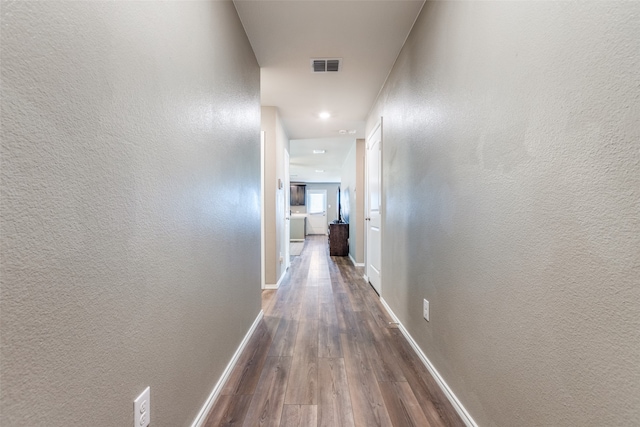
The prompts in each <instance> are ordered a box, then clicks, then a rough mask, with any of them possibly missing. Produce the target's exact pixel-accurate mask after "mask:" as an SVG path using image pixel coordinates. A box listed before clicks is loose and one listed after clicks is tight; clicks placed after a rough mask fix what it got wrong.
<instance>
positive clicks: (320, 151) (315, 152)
mask: <svg viewBox="0 0 640 427" xmlns="http://www.w3.org/2000/svg"><path fill="white" fill-rule="evenodd" d="M324 153H326V151H325V150H313V154H324Z"/></svg>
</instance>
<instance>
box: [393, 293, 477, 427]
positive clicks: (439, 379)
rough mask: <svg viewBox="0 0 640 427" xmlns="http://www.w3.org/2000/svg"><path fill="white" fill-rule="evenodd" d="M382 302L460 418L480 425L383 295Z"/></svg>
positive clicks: (470, 425) (468, 422) (471, 425)
mask: <svg viewBox="0 0 640 427" xmlns="http://www.w3.org/2000/svg"><path fill="white" fill-rule="evenodd" d="M380 302H381V303H382V305H383V306H384V308H385V309H386V310H387V312H388V313H389V316H391V318H392V319H393V321H394V322H396V323H397V324H398V327H399V328H400V332H402V335H404V337H405V338H406V339H407V341H409V344H411V347H412V348H413V351H415V352H416V354H417V355H418V357H419V358H420V360H421V361H422V363H423V364H424V365H425V366H426V367H427V370H428V371H429V373H430V374H431V376H433V378H434V379H435V380H436V383H438V385H439V386H440V388H441V389H442V392H443V393H444V394H445V396H447V399H449V402H451V405H452V406H453V408H454V409H455V410H456V412H457V413H458V415H460V418H462V421H463V422H464V423H465V425H466V426H467V427H478V425H477V424H476V422H475V421H474V420H473V418H471V415H470V414H469V413H468V412H467V410H466V409H465V408H464V406H462V403H461V402H460V401H459V400H458V398H457V397H456V395H455V394H453V391H452V390H451V389H450V388H449V386H448V385H447V383H446V382H445V381H444V378H442V376H440V374H439V373H438V371H437V370H436V368H435V366H433V364H432V363H431V361H430V360H429V359H428V358H427V356H426V355H425V354H424V352H423V351H422V349H421V348H420V347H419V346H418V343H416V341H415V340H414V339H413V337H412V336H411V334H409V331H407V329H406V328H405V327H404V325H403V324H402V322H400V319H398V317H397V316H396V314H395V313H394V312H393V310H391V307H389V304H387V302H386V301H385V300H384V298H382V297H380Z"/></svg>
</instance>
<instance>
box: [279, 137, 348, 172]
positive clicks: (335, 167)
mask: <svg viewBox="0 0 640 427" xmlns="http://www.w3.org/2000/svg"><path fill="white" fill-rule="evenodd" d="M355 143H356V140H355V138H318V139H294V140H292V141H291V147H290V149H289V155H290V156H291V158H290V162H289V163H290V170H289V174H290V175H291V181H292V182H296V181H299V182H340V172H341V171H342V165H343V164H344V161H345V158H346V157H347V154H349V151H350V150H351V149H352V148H353V147H354V145H355ZM316 149H318V150H319V149H324V150H325V151H326V153H323V154H314V153H313V150H316ZM319 171H322V172H319Z"/></svg>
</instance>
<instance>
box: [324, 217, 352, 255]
mask: <svg viewBox="0 0 640 427" xmlns="http://www.w3.org/2000/svg"><path fill="white" fill-rule="evenodd" d="M329 255H331V256H347V255H349V224H329Z"/></svg>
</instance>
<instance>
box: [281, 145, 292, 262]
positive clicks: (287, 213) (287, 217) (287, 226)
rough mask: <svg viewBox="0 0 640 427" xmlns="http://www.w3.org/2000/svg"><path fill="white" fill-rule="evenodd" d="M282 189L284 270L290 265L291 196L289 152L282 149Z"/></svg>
mask: <svg viewBox="0 0 640 427" xmlns="http://www.w3.org/2000/svg"><path fill="white" fill-rule="evenodd" d="M282 190H283V191H284V227H283V228H284V237H283V240H282V242H283V245H284V269H285V271H286V270H287V269H288V268H289V266H290V265H291V254H290V250H291V201H290V200H289V199H290V198H291V193H290V187H289V152H288V151H287V150H284V185H283V188H282Z"/></svg>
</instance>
